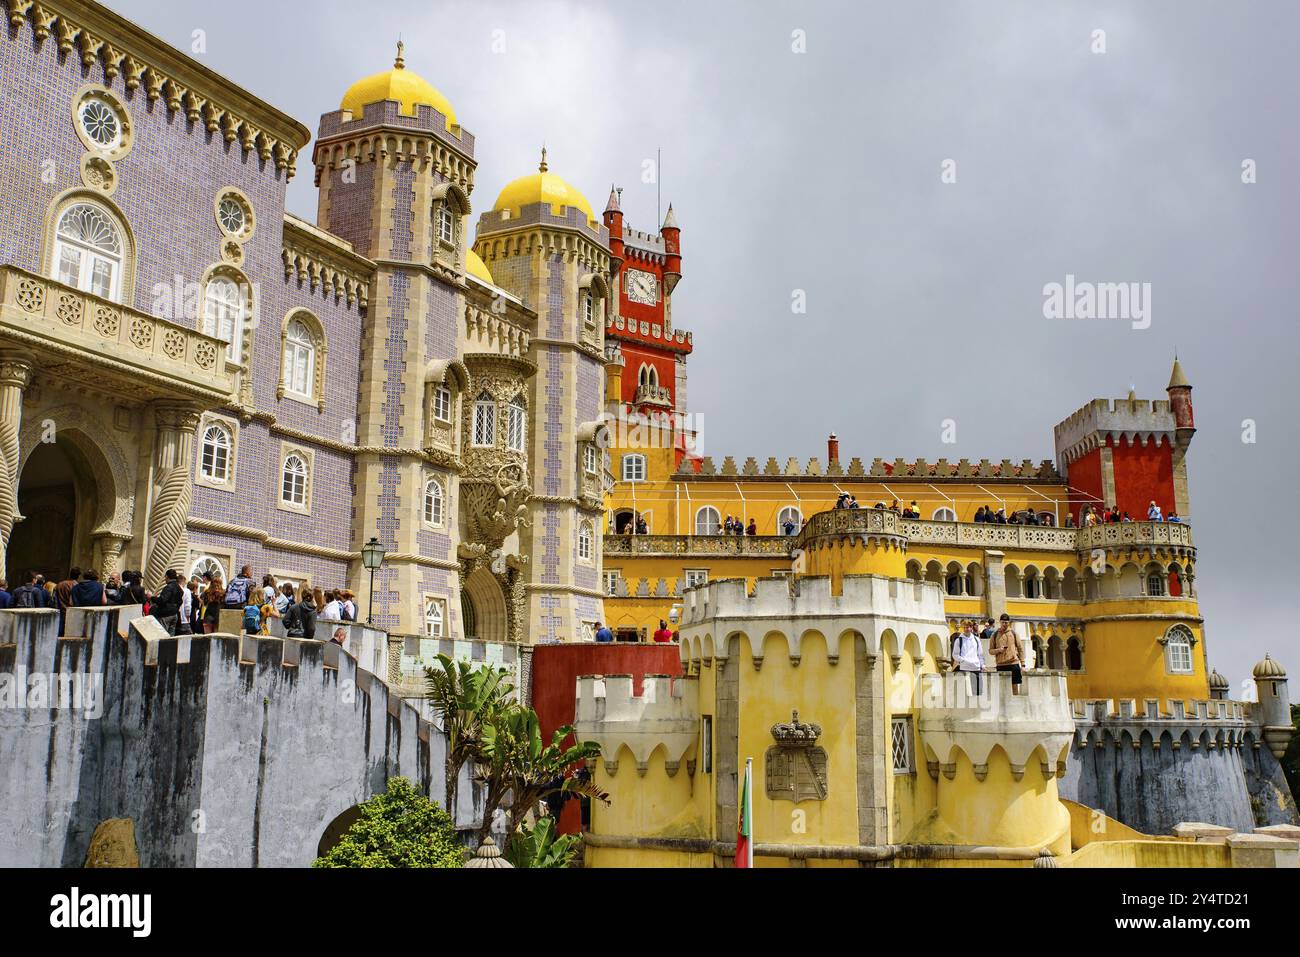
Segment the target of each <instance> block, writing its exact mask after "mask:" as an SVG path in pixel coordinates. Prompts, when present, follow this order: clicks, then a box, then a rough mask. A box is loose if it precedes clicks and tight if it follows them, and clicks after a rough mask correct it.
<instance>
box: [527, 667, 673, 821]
mask: <svg viewBox="0 0 1300 957" xmlns="http://www.w3.org/2000/svg"><path fill="white" fill-rule="evenodd" d="M681 674H682V659H681V653H680V651H679V648H678V646H677V645H676V644H661V645H638V644H624V643H621V642H606V643H602V644H596V643H595V642H582V643H577V642H573V643H566V644H558V645H534V646H533V669H532V680H533V689H532V690H533V710H534V711H536V712H537V719H538V723H539V724H540V725H541V727H542V740H543V741H549V740H550V739H551V735H552V734H554V733H555V729H556V728H559V727H561V726H563V725H566V724H572V723H573V718H574V713H575V710H576V700H577V696H578V693H577V681H578V677H579V676H580V675H631V676H632V692H633V693H634V694H641V692H642V679H644V678H645V676H646V675H673V676H679V675H681ZM581 829H582V814H581V810H580V808H579V806H578V802H577V801H569V802H568V803H566V804H565V805H564V813H563V814H562V815H560V821H559V831H560V833H562V834H576V833H578V832H579V831H580V830H581Z"/></svg>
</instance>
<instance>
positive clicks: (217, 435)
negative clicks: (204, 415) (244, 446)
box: [199, 423, 231, 485]
mask: <svg viewBox="0 0 1300 957" xmlns="http://www.w3.org/2000/svg"><path fill="white" fill-rule="evenodd" d="M230 445H231V442H230V432H229V430H227V429H226V427H225V426H224V425H217V424H216V423H213V424H211V425H209V426H208V427H207V428H206V429H204V430H203V444H202V446H201V447H200V451H199V474H200V475H202V476H203V478H205V479H207V480H208V481H209V482H217V483H220V484H223V485H224V484H225V483H226V482H229V481H230Z"/></svg>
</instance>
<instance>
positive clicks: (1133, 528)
mask: <svg viewBox="0 0 1300 957" xmlns="http://www.w3.org/2000/svg"><path fill="white" fill-rule="evenodd" d="M826 535H836V536H838V535H868V536H872V535H887V536H890V537H899V538H905V539H906V540H907V541H908V543H909V544H914V545H939V546H949V547H954V548H981V549H983V548H992V549H998V550H1006V551H1017V550H1023V551H1045V552H1090V551H1092V550H1093V549H1094V548H1124V549H1127V548H1143V547H1147V546H1154V547H1162V546H1163V547H1167V548H1174V549H1186V550H1190V549H1192V529H1191V526H1190V525H1187V524H1185V523H1177V522H1173V523H1170V522H1125V523H1122V524H1115V525H1099V526H1097V527H1095V528H1055V527H1051V526H1047V525H989V524H985V523H983V522H931V521H926V520H923V519H912V518H903V517H902V516H900V515H899V514H898V513H897V512H893V511H890V510H888V509H878V508H853V509H850V508H841V509H832V510H830V511H826V512H818V513H817V514H816V515H813V516H811V517H810V518H809V519H808V525H807V527H806V528H804V530H803V531H802V532H800V533H799V534H798V535H790V536H786V535H606V536H605V554H606V555H608V556H618V555H657V556H672V555H680V556H695V555H699V556H716V555H736V556H747V555H750V556H761V555H788V554H789V553H790V550H791V549H792V548H795V547H804V544H803V543H805V542H807V541H809V540H811V539H813V538H818V537H822V536H826Z"/></svg>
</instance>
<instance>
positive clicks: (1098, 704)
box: [1071, 698, 1268, 751]
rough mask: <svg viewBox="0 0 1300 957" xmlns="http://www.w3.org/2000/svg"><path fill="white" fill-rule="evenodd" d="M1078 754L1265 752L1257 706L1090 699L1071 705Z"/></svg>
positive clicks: (1262, 722)
mask: <svg viewBox="0 0 1300 957" xmlns="http://www.w3.org/2000/svg"><path fill="white" fill-rule="evenodd" d="M1071 710H1072V712H1073V716H1074V726H1075V744H1076V745H1077V746H1078V747H1080V748H1087V747H1091V748H1106V747H1113V748H1116V749H1119V748H1125V747H1129V748H1132V749H1134V750H1137V749H1138V748H1140V747H1141V746H1142V742H1143V739H1144V737H1145V738H1146V739H1147V740H1148V741H1149V742H1150V745H1151V749H1152V750H1153V751H1159V750H1161V749H1162V748H1164V747H1167V748H1169V749H1170V750H1172V751H1179V750H1182V749H1183V747H1184V746H1186V748H1187V749H1188V750H1190V751H1199V750H1202V749H1204V750H1206V751H1214V750H1216V749H1225V750H1226V749H1230V748H1232V749H1237V750H1240V749H1241V748H1242V747H1245V746H1247V745H1250V746H1252V747H1254V748H1256V749H1259V748H1261V747H1266V746H1268V741H1266V739H1265V735H1264V733H1263V732H1264V730H1265V720H1264V717H1263V715H1262V713H1261V708H1260V706H1259V705H1258V704H1256V703H1254V702H1248V701H1230V700H1226V699H1208V700H1198V699H1181V698H1171V699H1164V698H1146V699H1142V700H1138V699H1133V698H1094V699H1084V700H1076V701H1073V702H1071Z"/></svg>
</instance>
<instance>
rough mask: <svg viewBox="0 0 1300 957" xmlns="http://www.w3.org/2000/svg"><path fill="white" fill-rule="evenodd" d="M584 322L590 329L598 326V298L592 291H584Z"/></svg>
mask: <svg viewBox="0 0 1300 957" xmlns="http://www.w3.org/2000/svg"><path fill="white" fill-rule="evenodd" d="M582 321H583V324H584V325H586V326H587V327H588V328H590V327H591V326H594V325H595V324H596V297H595V296H594V295H593V294H592V291H591V290H590V289H584V290H582Z"/></svg>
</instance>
